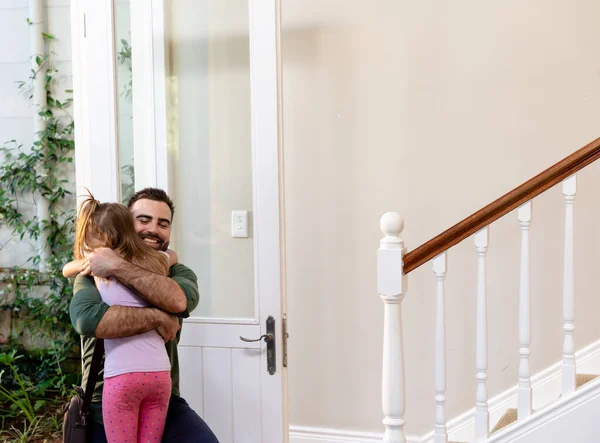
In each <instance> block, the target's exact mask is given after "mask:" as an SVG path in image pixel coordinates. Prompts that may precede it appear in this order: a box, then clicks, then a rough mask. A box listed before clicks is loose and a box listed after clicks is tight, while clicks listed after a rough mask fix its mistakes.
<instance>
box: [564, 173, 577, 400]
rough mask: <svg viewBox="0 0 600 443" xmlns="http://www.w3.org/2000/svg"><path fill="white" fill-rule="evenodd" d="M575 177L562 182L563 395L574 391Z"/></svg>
mask: <svg viewBox="0 0 600 443" xmlns="http://www.w3.org/2000/svg"><path fill="white" fill-rule="evenodd" d="M576 193H577V177H576V176H575V175H572V176H571V177H569V178H567V179H566V180H565V181H563V195H564V197H565V267H564V280H563V285H564V289H563V316H564V322H565V323H564V327H563V329H564V332H565V339H564V344H563V364H562V385H563V390H562V392H563V395H564V394H568V393H570V392H573V391H575V373H576V372H575V342H574V340H573V333H574V332H575V276H574V272H575V263H574V254H573V249H574V243H573V239H574V235H573V219H574V204H575V194H576Z"/></svg>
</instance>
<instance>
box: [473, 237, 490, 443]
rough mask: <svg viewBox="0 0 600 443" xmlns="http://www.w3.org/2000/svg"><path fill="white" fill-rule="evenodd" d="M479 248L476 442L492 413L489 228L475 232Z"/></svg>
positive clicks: (482, 436) (485, 432)
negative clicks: (487, 263) (488, 383)
mask: <svg viewBox="0 0 600 443" xmlns="http://www.w3.org/2000/svg"><path fill="white" fill-rule="evenodd" d="M475 247H476V249H477V339H476V364H477V393H476V402H475V442H483V441H485V440H486V439H487V437H488V433H489V428H490V426H489V424H490V415H489V412H488V399H487V388H486V381H487V361H488V360H487V294H486V266H485V259H486V253H487V248H488V228H487V227H486V228H483V229H482V230H481V231H479V232H478V233H477V234H475Z"/></svg>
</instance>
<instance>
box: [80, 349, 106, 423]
mask: <svg viewBox="0 0 600 443" xmlns="http://www.w3.org/2000/svg"><path fill="white" fill-rule="evenodd" d="M103 355H104V340H103V339H101V338H97V339H96V344H95V345H94V355H93V356H92V365H91V367H90V373H89V375H88V379H87V383H86V385H85V395H84V397H83V404H82V405H81V414H82V415H84V416H85V415H87V413H88V408H89V406H90V403H91V402H92V396H93V395H94V388H95V387H96V382H97V381H98V375H99V373H100V365H101V364H102V357H103Z"/></svg>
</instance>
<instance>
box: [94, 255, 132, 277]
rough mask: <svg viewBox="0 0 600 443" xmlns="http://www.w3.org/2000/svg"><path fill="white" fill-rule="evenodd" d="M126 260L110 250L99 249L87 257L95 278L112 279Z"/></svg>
mask: <svg viewBox="0 0 600 443" xmlns="http://www.w3.org/2000/svg"><path fill="white" fill-rule="evenodd" d="M123 262H125V260H124V259H123V258H121V257H119V256H118V255H117V254H116V253H115V251H113V250H112V249H110V248H99V249H96V250H95V251H94V252H92V253H91V254H90V255H89V256H88V257H87V263H88V265H89V266H88V267H89V272H91V274H92V275H94V276H95V277H102V278H108V277H112V276H113V274H114V273H115V270H117V269H119V267H120V266H122V265H123Z"/></svg>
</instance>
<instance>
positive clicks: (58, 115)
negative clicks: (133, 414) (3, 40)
mask: <svg viewBox="0 0 600 443" xmlns="http://www.w3.org/2000/svg"><path fill="white" fill-rule="evenodd" d="M43 37H44V39H45V41H46V42H48V43H51V42H52V41H53V40H54V36H53V35H51V34H47V33H44V34H43ZM34 60H35V64H36V66H37V68H36V69H32V70H31V74H30V77H29V79H28V80H27V81H19V82H17V87H18V89H19V90H21V91H22V92H24V93H28V94H29V96H30V98H31V96H32V93H33V90H32V85H33V80H34V79H35V78H36V76H37V75H44V89H45V92H46V101H47V105H46V106H45V107H44V108H42V109H39V110H38V113H39V116H41V117H42V118H43V119H44V121H45V123H46V124H45V128H44V129H43V130H42V131H40V132H39V133H38V134H36V139H35V141H34V142H33V143H32V145H31V146H28V147H24V146H22V145H20V144H18V143H17V142H16V141H15V140H11V141H10V142H6V143H4V144H3V145H0V160H1V161H0V226H4V227H7V228H9V229H10V230H11V232H12V234H11V238H10V241H12V242H13V243H16V242H21V241H30V242H31V243H32V244H34V242H35V241H37V240H38V239H40V238H44V239H45V241H46V245H45V248H46V250H48V251H49V253H50V258H49V260H48V262H47V263H46V267H47V272H45V273H43V274H42V273H41V272H40V271H39V270H38V267H39V264H40V263H41V260H42V256H41V254H40V252H39V251H37V252H35V253H34V254H32V255H31V256H30V257H29V258H28V259H27V261H26V262H25V263H21V264H19V266H16V267H14V268H13V269H12V270H11V271H10V272H7V273H2V274H0V292H1V293H2V295H0V308H1V309H11V310H12V311H13V313H14V314H13V315H16V316H18V317H19V318H20V320H21V321H22V322H23V323H24V324H26V325H27V326H26V327H27V332H28V334H29V335H32V336H33V337H37V338H40V339H42V340H43V341H45V342H51V343H53V348H52V352H53V354H52V356H53V357H52V358H51V359H50V360H49V363H47V364H50V365H52V366H53V367H54V366H55V367H56V368H57V369H55V373H56V371H58V373H60V374H62V372H61V370H60V364H61V362H62V361H63V360H64V359H65V358H66V355H67V354H68V353H69V352H72V349H73V348H74V347H75V346H76V345H77V340H76V336H75V333H74V331H73V328H72V327H71V324H70V319H69V301H70V298H71V296H72V287H71V284H70V282H69V281H68V280H67V279H65V278H64V277H63V276H62V267H63V265H64V264H66V263H67V262H69V261H71V260H72V259H73V254H72V249H73V241H74V223H75V210H74V206H75V202H74V200H71V199H72V195H73V192H74V187H73V183H72V181H70V180H69V177H68V175H67V174H68V171H69V168H70V166H69V165H70V164H72V162H73V154H74V150H75V143H74V140H73V133H74V132H73V131H74V123H73V119H72V118H71V116H70V114H69V111H70V107H71V105H72V92H73V91H72V90H67V91H65V94H62V95H61V98H60V99H59V98H57V97H56V94H55V92H56V91H55V89H56V83H55V81H54V79H55V78H56V74H57V72H58V71H57V70H56V69H55V68H54V67H53V60H52V57H51V54H38V55H36V56H35V58H34ZM63 95H64V98H63V97H62V96H63ZM40 196H41V197H44V198H45V200H42V199H40ZM42 201H47V202H48V205H49V207H48V210H49V215H50V217H49V220H40V219H39V218H38V217H37V215H36V210H35V207H36V205H37V204H40V202H42ZM65 208H69V209H65ZM42 233H44V234H45V235H43V236H42V235H41V234H42ZM8 243H9V242H7V243H5V244H0V251H2V249H3V248H4V247H5V246H7V244H8ZM0 253H1V252H0ZM7 295H10V296H8V297H7ZM21 333H22V332H21ZM19 358H20V357H18V356H16V355H15V354H14V353H4V354H0V368H1V367H2V366H4V367H12V366H11V365H13V366H14V365H15V364H17V363H18V362H17V360H18V359H19ZM15 376H16V375H15V374H12V375H11V377H12V378H14V377H15ZM53 377H56V376H53ZM64 377H65V376H63V375H61V376H60V377H59V378H58V379H57V378H47V379H46V380H47V381H49V382H50V385H47V384H43V385H40V386H39V389H40V390H41V391H45V390H46V389H50V388H52V389H56V388H57V387H60V389H61V391H64V392H67V388H66V386H67V385H66V384H65V379H64ZM24 380H25V379H21V381H23V383H25V382H24ZM25 388H27V389H25ZM29 388H30V387H27V386H25V384H23V386H22V387H20V388H19V389H21V390H23V392H26V391H27V390H28V389H29ZM2 389H6V386H5V382H4V380H3V379H2V373H0V403H3V401H2V398H3V397H2V396H3V395H4V396H5V397H4V398H6V394H7V392H8V391H7V392H5V391H2ZM21 400H22V399H21ZM21 400H20V401H21ZM14 404H18V405H21V403H15V402H13V405H14ZM18 407H21V406H18ZM43 407H44V405H43V404H42V403H40V402H39V401H38V402H35V404H33V405H31V404H29V405H28V406H27V408H26V409H27V411H28V412H31V414H33V413H34V412H35V411H38V410H39V409H40V408H43ZM1 416H2V414H1V413H0V417H1ZM32 417H33V415H32Z"/></svg>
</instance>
